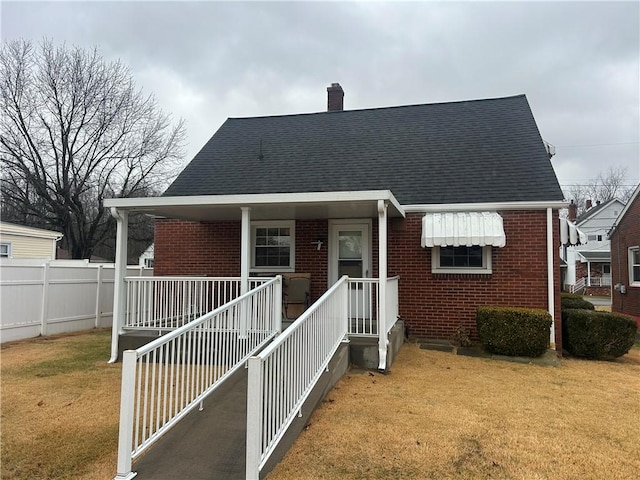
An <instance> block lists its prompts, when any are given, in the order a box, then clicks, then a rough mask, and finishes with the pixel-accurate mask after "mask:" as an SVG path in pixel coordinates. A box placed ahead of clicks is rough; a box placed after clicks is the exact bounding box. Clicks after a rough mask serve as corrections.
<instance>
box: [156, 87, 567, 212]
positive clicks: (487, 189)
mask: <svg viewBox="0 0 640 480" xmlns="http://www.w3.org/2000/svg"><path fill="white" fill-rule="evenodd" d="M261 154H262V155H261ZM260 157H262V158H260ZM380 189H389V190H391V191H392V193H393V194H394V195H395V197H396V198H397V199H398V201H399V202H400V203H401V204H404V205H409V204H442V203H478V202H515V201H555V200H562V199H563V194H562V191H561V189H560V186H559V184H558V181H557V179H556V176H555V173H554V171H553V167H552V166H551V162H550V161H549V157H548V155H547V153H546V150H545V147H544V144H543V141H542V139H541V137H540V133H539V132H538V128H537V126H536V123H535V120H534V118H533V115H532V113H531V110H530V108H529V104H528V102H527V99H526V97H525V96H524V95H518V96H514V97H505V98H496V99H488V100H472V101H463V102H452V103H436V104H425V105H409V106H400V107H389V108H377V109H367V110H345V111H337V112H336V111H334V112H321V113H312V114H301V115H285V116H274V117H254V118H230V119H228V120H227V121H226V122H225V123H224V124H223V125H222V126H221V127H220V129H219V130H218V131H217V132H216V133H215V134H214V135H213V137H211V139H210V140H209V141H208V142H207V144H206V145H205V146H204V147H203V148H202V150H201V151H200V152H199V153H198V154H197V155H196V156H195V157H194V159H193V160H192V161H191V163H189V165H188V166H187V167H186V168H185V169H184V170H183V171H182V173H181V174H180V175H179V176H178V178H177V179H176V180H175V181H174V182H173V184H172V185H171V186H170V187H169V188H168V189H167V191H166V192H165V193H164V195H165V196H169V195H171V196H174V195H176V196H183V195H231V194H252V193H294V192H330V191H361V190H380Z"/></svg>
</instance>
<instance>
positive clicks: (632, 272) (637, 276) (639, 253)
mask: <svg viewBox="0 0 640 480" xmlns="http://www.w3.org/2000/svg"><path fill="white" fill-rule="evenodd" d="M629 285H630V286H632V287H640V247H631V248H629Z"/></svg>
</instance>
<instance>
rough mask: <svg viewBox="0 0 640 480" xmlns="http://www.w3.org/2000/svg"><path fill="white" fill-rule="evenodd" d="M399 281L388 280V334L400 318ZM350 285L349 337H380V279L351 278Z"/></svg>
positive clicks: (391, 278)
mask: <svg viewBox="0 0 640 480" xmlns="http://www.w3.org/2000/svg"><path fill="white" fill-rule="evenodd" d="M398 280H399V277H397V276H396V277H389V278H388V279H387V289H386V295H387V302H386V314H387V315H386V328H387V333H388V332H389V331H390V330H391V328H392V327H393V326H394V325H395V323H396V320H397V318H398ZM348 284H349V295H348V299H349V300H348V301H349V307H348V309H349V335H359V336H372V337H375V336H378V318H380V302H379V295H380V279H378V278H349V280H348Z"/></svg>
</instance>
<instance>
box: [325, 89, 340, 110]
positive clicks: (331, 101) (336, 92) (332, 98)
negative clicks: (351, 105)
mask: <svg viewBox="0 0 640 480" xmlns="http://www.w3.org/2000/svg"><path fill="white" fill-rule="evenodd" d="M343 109H344V90H342V87H341V86H340V84H339V83H332V84H331V86H330V87H327V111H328V112H338V111H341V110H343Z"/></svg>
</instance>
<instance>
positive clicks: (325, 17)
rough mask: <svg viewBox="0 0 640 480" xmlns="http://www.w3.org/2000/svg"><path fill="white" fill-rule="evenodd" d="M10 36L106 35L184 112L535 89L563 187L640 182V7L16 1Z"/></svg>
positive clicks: (193, 120) (6, 5) (308, 108)
mask: <svg viewBox="0 0 640 480" xmlns="http://www.w3.org/2000/svg"><path fill="white" fill-rule="evenodd" d="M0 9H1V10H0V15H1V17H2V20H1V28H2V32H1V35H2V40H3V41H6V40H10V39H15V38H20V37H21V38H26V39H30V40H33V41H34V42H39V41H41V40H42V38H44V37H47V38H50V39H52V40H53V41H54V42H56V43H62V42H66V43H67V44H74V45H80V46H83V47H92V46H97V47H98V48H99V50H100V52H101V53H102V54H103V56H104V57H105V58H106V59H108V60H111V59H121V60H122V61H123V62H124V63H126V64H127V65H128V66H129V67H130V69H131V71H132V74H133V76H134V79H135V81H136V83H137V85H138V86H139V87H141V88H142V89H143V90H144V91H145V92H152V93H154V94H155V95H156V97H157V99H158V101H159V103H160V105H161V107H162V108H163V109H164V110H165V111H168V112H172V113H173V115H174V116H175V117H177V118H179V117H182V118H184V119H185V120H186V122H187V134H188V144H187V158H186V159H185V163H186V161H187V160H190V159H191V158H192V157H193V155H195V154H196V153H197V152H198V150H199V149H200V148H201V147H202V146H203V145H204V143H205V142H206V141H207V140H208V139H209V138H210V137H211V135H213V133H214V132H215V131H216V130H217V129H218V127H219V126H220V125H221V124H222V122H224V120H225V119H226V118H227V117H247V116H259V115H281V114H288V113H305V112H318V111H324V110H326V87H327V86H329V85H330V84H331V83H332V82H339V83H340V84H341V85H342V87H343V88H344V91H345V109H360V108H373V107H384V106H393V105H407V104H419V103H433V102H447V101H458V100H470V99H479V98H492V97H501V96H509V95H516V94H521V93H524V94H526V95H527V98H528V100H529V103H530V105H531V108H532V110H533V114H534V116H535V118H536V121H537V123H538V127H539V129H540V132H541V134H542V137H543V138H544V139H545V140H546V141H548V142H550V143H551V144H553V145H555V146H556V156H555V157H554V158H553V159H552V163H553V165H554V167H555V170H556V174H557V176H558V179H559V181H560V184H561V185H562V186H563V188H565V187H566V186H567V185H570V184H575V183H586V182H588V180H590V179H592V178H594V177H595V176H596V175H597V174H598V173H600V172H604V171H606V170H607V168H608V167H609V166H610V165H611V166H616V167H617V166H623V167H625V168H626V169H627V179H626V183H627V184H629V185H631V184H634V185H635V184H637V183H638V182H639V181H640V34H639V32H640V3H639V2H637V1H632V2H622V3H616V2H610V1H607V2H602V3H598V2H584V3H583V2H461V3H454V2H446V3H445V2H408V3H399V2H389V3H386V2H354V3H350V2H284V3H274V2H248V3H244V2H211V1H210V2H122V1H119V2H90V1H84V2H10V1H6V0H3V1H2V3H1V4H0Z"/></svg>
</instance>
